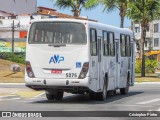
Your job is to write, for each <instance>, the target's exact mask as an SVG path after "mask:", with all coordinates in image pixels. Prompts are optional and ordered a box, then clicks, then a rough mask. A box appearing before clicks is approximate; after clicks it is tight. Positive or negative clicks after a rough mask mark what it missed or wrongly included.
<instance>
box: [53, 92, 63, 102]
mask: <svg viewBox="0 0 160 120" xmlns="http://www.w3.org/2000/svg"><path fill="white" fill-rule="evenodd" d="M63 94H64V92H63V91H58V92H57V94H56V95H55V99H56V100H62V99H63Z"/></svg>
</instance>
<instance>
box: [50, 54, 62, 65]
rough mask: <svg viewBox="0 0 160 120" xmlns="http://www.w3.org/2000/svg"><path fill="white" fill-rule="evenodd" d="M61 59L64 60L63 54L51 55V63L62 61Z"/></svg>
mask: <svg viewBox="0 0 160 120" xmlns="http://www.w3.org/2000/svg"><path fill="white" fill-rule="evenodd" d="M61 61H64V57H63V56H59V55H54V56H53V57H51V59H50V61H49V64H50V63H52V62H53V63H60V62H61Z"/></svg>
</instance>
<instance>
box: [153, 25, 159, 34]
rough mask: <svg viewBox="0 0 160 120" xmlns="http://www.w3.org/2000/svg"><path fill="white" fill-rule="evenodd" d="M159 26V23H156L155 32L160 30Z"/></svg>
mask: <svg viewBox="0 0 160 120" xmlns="http://www.w3.org/2000/svg"><path fill="white" fill-rule="evenodd" d="M158 27H159V25H158V23H157V24H154V32H155V33H156V32H158V31H159V30H158Z"/></svg>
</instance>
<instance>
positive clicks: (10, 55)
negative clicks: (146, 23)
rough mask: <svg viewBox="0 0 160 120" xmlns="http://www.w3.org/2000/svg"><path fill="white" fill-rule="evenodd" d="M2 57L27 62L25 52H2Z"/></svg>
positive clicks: (0, 54)
mask: <svg viewBox="0 0 160 120" xmlns="http://www.w3.org/2000/svg"><path fill="white" fill-rule="evenodd" d="M0 59H5V60H9V61H12V62H16V63H22V64H25V53H0Z"/></svg>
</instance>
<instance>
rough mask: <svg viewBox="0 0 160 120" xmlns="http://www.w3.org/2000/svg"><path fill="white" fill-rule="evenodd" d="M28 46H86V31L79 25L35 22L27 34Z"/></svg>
mask: <svg viewBox="0 0 160 120" xmlns="http://www.w3.org/2000/svg"><path fill="white" fill-rule="evenodd" d="M28 43H29V44H57V43H58V44H61V43H62V44H86V43H87V40H86V30H85V26H84V25H83V24H81V23H74V22H72V23H71V22H35V23H33V24H32V26H31V28H30V32H29V39H28Z"/></svg>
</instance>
